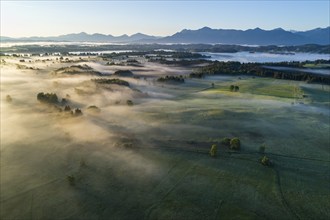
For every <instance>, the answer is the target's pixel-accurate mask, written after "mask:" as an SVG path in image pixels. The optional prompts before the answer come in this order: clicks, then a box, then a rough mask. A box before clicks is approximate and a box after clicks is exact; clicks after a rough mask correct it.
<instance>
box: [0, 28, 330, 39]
mask: <svg viewBox="0 0 330 220" xmlns="http://www.w3.org/2000/svg"><path fill="white" fill-rule="evenodd" d="M204 28H209V29H212V30H236V31H248V30H255V29H261V30H264V31H273V30H277V29H282V30H284V31H288V32H292V33H294V32H304V31H310V30H315V29H325V28H330V26H327V27H315V28H312V29H306V30H293V29H290V30H286V29H283V28H281V27H277V28H273V29H262V28H259V27H255V28H248V29H233V28H228V29H223V28H211V27H209V26H204V27H201V28H198V29H187V28H184V29H181V31H177V32H175V33H173V34H170V35H165V36H157V35H152V34H151V35H150V34H145V33H142V32H137V33H134V34H131V35H129V34H121V35H112V34H105V33H100V32H94V33H88V32H86V31H80V32H75V33H66V34H59V35H56V36H55V35H53V36H40V35H39V36H38V35H32V36H23V37H22V36H20V37H11V36H8V35H7V36H5V35H0V37H8V38H32V37H42V38H47V37H60V36H65V35H70V34H87V35H94V34H101V35H105V36H112V37H122V36H125V35H126V36H128V37H132V36H133V35H136V34H143V35H147V36H151V37H158V38H162V37H168V36H172V35H174V34H176V33H180V32H182V31H184V30H188V31H197V30H201V29H204Z"/></svg>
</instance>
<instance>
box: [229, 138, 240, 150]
mask: <svg viewBox="0 0 330 220" xmlns="http://www.w3.org/2000/svg"><path fill="white" fill-rule="evenodd" d="M240 148H241V141H240V139H239V138H237V137H235V138H233V139H231V140H230V149H232V150H239V149H240Z"/></svg>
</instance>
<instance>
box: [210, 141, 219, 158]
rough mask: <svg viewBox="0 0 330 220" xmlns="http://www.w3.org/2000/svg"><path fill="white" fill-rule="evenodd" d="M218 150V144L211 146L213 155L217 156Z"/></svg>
mask: <svg viewBox="0 0 330 220" xmlns="http://www.w3.org/2000/svg"><path fill="white" fill-rule="evenodd" d="M217 151H218V147H217V145H216V144H213V145H212V146H211V149H210V155H211V157H215V156H217Z"/></svg>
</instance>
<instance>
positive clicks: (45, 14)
mask: <svg viewBox="0 0 330 220" xmlns="http://www.w3.org/2000/svg"><path fill="white" fill-rule="evenodd" d="M329 2H330V1H329V0H322V1H317V0H310V1H301V0H300V1H298V0H291V1H275V0H273V1H271V0H270V1H261V0H259V1H247V0H245V1H223V0H222V1H86V0H84V1H77V0H76V1H64V0H61V1H50V0H48V1H40V0H39V1H5V0H0V4H1V5H0V6H1V26H0V30H1V31H0V35H1V36H7V37H29V36H58V35H62V34H69V33H80V32H86V33H89V34H93V33H102V34H111V35H114V36H118V35H122V34H128V35H131V34H135V33H138V32H140V33H145V34H149V35H155V36H168V35H172V34H174V33H176V32H179V31H181V30H182V29H193V30H195V29H199V28H202V27H204V26H208V27H211V28H216V29H241V30H246V29H253V28H256V27H259V28H262V29H266V30H271V29H275V28H278V27H281V28H283V29H285V30H300V31H303V30H310V29H314V28H317V27H328V26H330V24H329V23H330V21H329V17H330V12H329V8H330V3H329Z"/></svg>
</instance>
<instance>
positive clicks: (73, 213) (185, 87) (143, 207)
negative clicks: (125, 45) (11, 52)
mask: <svg viewBox="0 0 330 220" xmlns="http://www.w3.org/2000/svg"><path fill="white" fill-rule="evenodd" d="M12 62H14V61H12ZM97 62H99V63H98V65H100V66H102V63H101V61H97ZM7 63H10V60H8V61H7ZM31 65H36V66H38V67H39V68H40V69H42V70H40V71H39V72H38V71H37V70H17V69H15V68H14V67H15V66H11V65H10V64H7V65H5V66H2V67H1V68H2V69H1V71H2V74H1V161H0V163H1V164H0V165H1V180H0V181H1V194H0V199H1V210H0V211H1V212H0V213H1V214H0V218H1V219H56V220H57V219H86V220H87V219H88V220H89V219H164V220H167V219H178V220H181V219H329V217H330V199H329V195H330V188H329V184H330V148H329V144H330V143H329V131H330V123H329V117H330V113H329V108H328V106H329V105H328V103H329V94H330V93H329V91H330V90H329V86H321V85H313V84H305V83H303V82H293V81H287V80H273V79H266V78H251V77H244V76H241V77H240V78H238V77H227V76H224V77H207V78H205V79H186V81H185V83H184V84H159V83H156V82H155V80H154V79H155V78H156V77H157V74H158V73H160V74H164V71H165V73H166V71H168V69H171V68H172V67H168V66H161V65H159V66H155V65H154V64H153V66H148V64H145V66H144V67H143V71H140V72H138V71H136V72H134V74H137V75H138V74H141V75H143V76H146V75H148V77H147V78H146V79H143V78H140V79H136V78H135V79H130V78H122V79H123V80H127V81H129V83H130V88H121V87H119V86H117V87H111V88H107V89H104V88H98V89H96V90H95V91H97V92H96V93H91V94H86V95H81V94H78V93H76V92H75V88H82V87H84V85H87V84H86V81H89V80H90V79H91V78H93V76H70V77H63V76H61V77H57V76H51V75H49V74H47V71H46V70H47V68H50V69H55V68H58V67H59V66H60V64H59V63H54V64H49V65H50V66H49V67H46V65H48V64H43V66H42V65H41V64H34V63H32V64H31ZM90 65H91V66H92V65H95V64H90ZM102 68H105V69H104V71H108V72H113V71H114V70H116V69H115V68H116V67H113V66H107V67H102ZM107 68H108V69H107ZM111 68H113V69H111ZM148 68H150V69H148ZM96 70H97V71H101V70H98V69H96ZM144 71H145V72H144ZM171 71H172V72H173V73H181V72H180V71H179V70H178V69H175V68H174V67H173V68H172V69H171ZM185 71H186V72H188V73H189V71H187V70H185ZM36 73H38V74H36ZM55 81H56V82H57V83H54V82H55ZM212 83H214V87H212V86H211V85H212ZM230 85H238V86H239V88H240V89H239V91H238V92H231V91H230V90H229V86H230ZM40 91H44V92H56V93H57V94H58V96H59V97H66V94H68V95H69V96H68V97H70V98H67V99H68V101H69V104H70V105H71V106H76V107H79V108H81V109H82V111H83V113H84V114H83V116H81V117H68V116H63V114H62V113H58V112H54V111H53V110H51V109H49V108H48V107H46V106H44V105H42V104H40V103H38V101H37V100H36V94H37V93H38V92H40ZM8 94H9V95H11V97H12V101H11V102H8V101H6V95H8ZM303 95H305V96H303ZM128 99H130V100H132V101H133V103H134V105H133V106H128V105H126V100H128ZM302 103H304V104H302ZM90 105H96V106H98V107H99V108H100V110H101V111H100V113H97V114H90V113H88V111H85V110H86V109H87V108H88V106H90ZM224 137H229V138H233V137H239V138H240V140H241V143H242V145H241V150H239V151H233V150H230V149H229V148H228V147H225V146H223V145H221V143H220V142H221V140H222V138H224ZM212 144H216V145H217V146H218V153H217V156H216V157H214V158H213V157H210V155H209V150H210V147H211V145H212ZM261 145H265V146H266V148H265V152H264V153H260V152H259V147H260V146H261ZM263 155H267V156H268V157H269V158H270V160H271V161H272V164H273V166H271V167H267V166H263V165H261V163H260V162H259V160H260V158H261V157H262V156H263Z"/></svg>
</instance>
